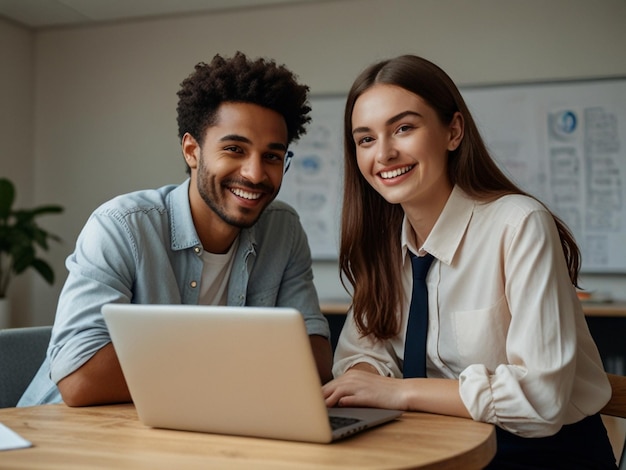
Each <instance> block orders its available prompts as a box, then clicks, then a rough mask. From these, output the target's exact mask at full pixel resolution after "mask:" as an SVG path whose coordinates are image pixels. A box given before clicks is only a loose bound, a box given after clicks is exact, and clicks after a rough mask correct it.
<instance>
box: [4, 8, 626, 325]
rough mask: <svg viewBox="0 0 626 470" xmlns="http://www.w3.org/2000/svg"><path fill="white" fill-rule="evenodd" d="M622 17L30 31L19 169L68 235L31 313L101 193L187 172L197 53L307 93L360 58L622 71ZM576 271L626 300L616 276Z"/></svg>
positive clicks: (410, 12)
mask: <svg viewBox="0 0 626 470" xmlns="http://www.w3.org/2000/svg"><path fill="white" fill-rule="evenodd" d="M625 20H626V2H624V1H623V0H594V1H589V0H551V1H547V0H506V1H502V0H473V1H471V2H468V1H465V0H338V1H334V2H328V1H325V2H320V3H317V4H316V3H313V4H302V5H295V6H288V7H287V6H285V7H272V8H259V9H251V10H246V11H240V12H231V13H220V14H214V15H194V16H190V17H175V18H170V19H158V20H149V21H148V20H146V21H138V22H124V23H118V24H109V25H98V26H91V27H80V28H65V29H50V30H46V31H38V32H36V33H34V34H33V37H34V69H35V73H34V77H35V88H34V96H35V118H34V127H33V134H34V150H33V153H32V160H29V159H28V156H24V160H25V161H24V162H22V161H21V160H20V161H19V162H18V163H17V165H18V166H19V167H20V168H21V171H22V172H23V173H25V174H26V173H27V174H29V175H32V180H31V182H32V185H33V186H32V187H33V188H34V192H33V193H32V198H33V200H34V201H35V202H42V201H46V202H54V203H60V204H63V205H64V206H65V207H66V213H65V214H64V215H62V216H55V217H54V218H52V217H51V218H49V219H46V220H45V225H46V227H47V228H48V229H50V230H51V231H54V232H56V233H59V234H60V235H61V236H62V237H63V239H64V241H65V242H64V244H63V245H62V246H60V247H57V246H55V247H54V248H53V251H52V252H50V253H49V255H48V258H49V259H50V260H51V262H52V263H53V264H54V266H55V268H56V271H57V275H58V277H59V281H58V282H57V283H56V285H55V286H54V287H48V286H47V285H45V283H43V281H41V280H39V279H37V278H36V279H34V280H33V287H34V290H35V291H36V295H34V296H33V305H32V308H33V314H32V316H31V317H30V319H29V320H28V322H29V323H32V324H43V323H50V322H52V319H53V317H54V306H55V304H56V299H57V296H58V293H59V291H60V288H61V285H62V282H63V280H64V278H65V268H64V265H63V261H64V259H65V257H66V256H67V254H68V253H69V252H71V250H72V248H73V243H74V240H75V238H76V236H77V234H78V232H79V230H80V229H81V227H82V225H83V223H84V222H85V220H86V218H87V217H88V215H89V214H90V212H91V211H92V210H93V209H94V208H95V207H96V206H97V205H98V204H99V203H101V202H102V201H104V200H106V199H108V198H110V197H112V196H114V195H116V194H118V193H121V192H126V191H130V190H134V189H139V188H149V187H156V186H159V185H162V184H165V183H172V182H179V181H182V180H183V179H184V177H185V174H184V165H183V162H182V157H181V156H180V151H179V149H178V142H177V138H176V122H175V107H176V91H177V89H178V85H179V83H180V82H181V81H182V79H183V78H185V77H186V76H187V75H188V74H189V73H190V72H191V71H192V69H193V66H194V65H195V64H196V63H197V62H198V61H201V60H205V61H208V60H210V59H211V58H212V57H213V55H214V54H216V53H221V54H224V55H232V54H233V53H234V52H235V51H237V50H242V51H243V52H245V53H246V54H248V55H250V56H267V57H272V58H274V59H276V60H277V61H278V62H281V63H285V64H286V65H287V66H288V67H289V68H291V69H293V70H294V71H296V73H298V75H299V76H300V78H301V80H302V81H303V82H305V83H307V84H309V85H310V87H311V91H312V93H313V94H326V93H345V92H347V89H348V88H349V86H350V84H351V82H352V80H353V79H354V77H355V76H356V75H357V73H358V72H359V71H360V70H361V69H362V68H364V67H365V66H366V65H368V64H369V63H371V62H373V61H375V60H378V59H381V58H386V57H389V56H395V55H398V54H402V53H415V54H419V55H423V56H424V57H426V58H429V59H431V60H433V61H435V62H436V63H438V64H439V65H441V66H442V67H443V68H444V69H445V70H446V71H447V72H448V73H449V74H450V75H451V76H452V78H453V79H455V81H456V82H457V83H458V84H461V85H463V84H478V83H492V82H519V81H533V80H547V79H567V78H585V77H599V76H626V54H625V53H624V45H626V28H624V23H625ZM2 29H4V28H3V26H2V24H1V23H0V34H3V33H2ZM2 42H4V41H2ZM2 47H4V46H2ZM10 63H11V64H13V63H14V61H10ZM0 64H2V66H3V68H4V63H3V62H0ZM11 106H14V107H15V108H16V109H18V110H19V109H20V108H21V106H20V103H15V102H13V103H12V104H11ZM5 132H6V129H4V128H0V133H1V135H2V136H4V135H5ZM26 137H28V136H26ZM3 140H5V138H4V137H3V138H0V145H2V144H1V142H2V141H3ZM0 148H2V150H3V151H4V148H3V147H0ZM7 161H8V162H10V163H11V164H13V161H14V158H9V159H7V158H6V156H3V155H0V162H2V168H3V170H2V172H4V171H5V170H4V167H5V165H6V162H7ZM30 165H33V166H32V168H31V166H30ZM315 276H316V285H317V286H318V289H319V292H320V296H321V297H322V298H345V293H344V291H343V288H342V287H341V285H340V283H339V280H338V279H339V278H338V268H337V265H336V263H334V262H316V263H315ZM583 281H584V285H585V286H586V287H589V288H593V289H601V290H609V291H611V292H612V293H613V295H614V296H615V297H619V296H620V295H621V297H622V298H625V297H626V292H622V291H625V290H626V289H623V288H624V286H625V285H626V277H625V276H611V277H609V276H593V277H591V276H588V277H585V278H584V279H583Z"/></svg>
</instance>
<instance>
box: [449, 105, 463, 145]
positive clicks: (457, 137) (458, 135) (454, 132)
mask: <svg viewBox="0 0 626 470" xmlns="http://www.w3.org/2000/svg"><path fill="white" fill-rule="evenodd" d="M449 128H450V141H449V142H448V150H449V151H450V152H451V151H453V150H456V149H457V148H458V146H459V145H460V144H461V141H462V140H463V135H464V134H465V121H464V120H463V115H462V114H461V113H460V112H459V111H457V112H456V113H454V116H452V121H450V126H449Z"/></svg>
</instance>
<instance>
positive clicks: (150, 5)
mask: <svg viewBox="0 0 626 470" xmlns="http://www.w3.org/2000/svg"><path fill="white" fill-rule="evenodd" d="M316 1H317V2H319V1H323V0H0V17H4V18H7V19H9V20H11V21H14V22H16V23H18V24H20V25H22V26H25V27H28V28H33V29H39V28H48V27H55V26H79V25H88V24H93V23H102V22H111V21H123V20H132V19H145V18H154V17H159V16H171V15H183V14H191V13H206V12H212V11H213V12H216V11H226V10H234V9H242V8H252V7H257V8H258V7H266V6H272V5H281V4H288V3H305V2H309V3H311V2H316Z"/></svg>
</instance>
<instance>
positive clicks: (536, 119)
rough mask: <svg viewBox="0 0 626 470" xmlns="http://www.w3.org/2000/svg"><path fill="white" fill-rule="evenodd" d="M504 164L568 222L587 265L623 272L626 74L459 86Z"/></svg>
mask: <svg viewBox="0 0 626 470" xmlns="http://www.w3.org/2000/svg"><path fill="white" fill-rule="evenodd" d="M462 92H463V95H464V97H465V99H466V100H467V103H468V105H469V106H470V109H471V111H472V113H473V114H474V115H475V117H476V121H477V125H478V126H479V129H480V130H481V133H482V134H483V137H484V138H485V141H486V143H487V145H488V147H489V149H490V150H491V152H492V154H493V155H494V157H495V158H496V160H497V161H498V163H499V164H500V165H501V167H502V168H503V170H504V171H505V172H506V173H507V174H508V175H509V176H511V177H512V179H513V180H514V181H515V182H516V183H517V184H518V185H519V186H521V187H522V188H523V189H524V190H525V191H527V192H529V193H531V194H533V195H535V196H537V197H539V198H540V199H541V200H542V201H543V202H544V203H546V204H547V205H548V206H549V207H550V209H551V210H553V211H554V212H555V213H556V214H557V215H558V216H559V217H560V218H561V219H562V220H563V221H564V222H565V223H566V224H567V225H568V226H569V228H570V229H571V230H572V232H573V234H574V236H575V238H576V241H577V242H578V244H579V246H580V248H581V252H582V261H583V265H582V269H583V271H584V272H602V273H611V272H614V273H623V272H626V194H625V191H624V183H625V178H626V81H624V80H616V81H612V80H606V81H603V80H600V81H585V82H582V81H581V82H565V83H558V84H557V83H554V84H534V85H519V86H502V87H492V88H487V87H485V88H482V87H480V88H475V89H467V90H462Z"/></svg>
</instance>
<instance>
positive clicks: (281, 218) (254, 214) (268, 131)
mask: <svg viewBox="0 0 626 470" xmlns="http://www.w3.org/2000/svg"><path fill="white" fill-rule="evenodd" d="M307 93H308V87H307V86H305V85H300V84H298V83H297V81H296V77H295V76H294V74H293V73H292V72H290V71H289V70H287V69H286V68H285V67H284V66H279V65H277V64H276V63H275V62H273V61H268V60H265V59H257V60H255V61H252V60H250V59H248V58H247V57H246V56H245V55H244V54H242V53H237V54H236V55H235V56H234V57H232V58H231V59H225V58H222V57H221V56H219V55H217V56H215V57H214V59H213V60H212V62H211V63H210V64H205V63H199V64H198V65H196V67H195V72H194V73H192V74H191V75H190V76H189V77H188V78H187V79H185V80H184V81H183V82H182V84H181V89H180V90H179V92H178V97H179V102H178V107H177V111H178V132H179V137H180V139H181V146H182V153H183V156H184V159H185V162H186V164H187V173H188V174H189V176H190V177H189V179H187V180H186V181H185V182H184V183H183V184H181V185H179V186H174V185H172V186H165V187H163V188H160V189H156V190H148V191H138V192H135V193H131V194H127V195H123V196H120V197H117V198H115V199H113V200H111V201H109V202H107V203H105V204H104V205H102V206H101V207H100V208H98V209H97V210H96V211H95V212H94V213H93V214H92V215H91V217H90V218H89V220H88V221H87V223H86V225H85V227H84V228H83V230H82V232H81V234H80V235H79V237H78V240H77V243H76V249H75V251H74V253H73V254H71V255H70V256H69V257H68V259H67V262H66V265H67V268H68V270H69V275H68V279H67V281H66V283H65V286H64V288H63V291H62V292H61V296H60V298H59V304H58V308H57V315H56V319H55V325H54V328H53V332H52V338H51V342H50V346H49V348H48V357H47V359H46V361H44V364H43V365H42V367H41V369H40V370H39V372H38V373H37V375H36V377H35V378H34V379H33V382H32V383H31V385H30V386H29V389H28V390H27V391H26V393H25V394H24V396H23V397H22V399H21V400H20V403H19V406H27V405H33V404H40V403H54V402H59V401H60V400H61V399H62V400H63V401H64V402H65V403H66V404H68V405H70V406H85V405H94V404H102V403H116V402H127V401H130V400H131V397H130V393H129V391H128V387H127V385H126V382H125V380H124V377H123V374H122V371H121V368H120V365H119V361H118V359H117V356H116V354H115V351H114V349H113V346H112V344H111V342H110V341H111V340H110V337H109V333H108V330H107V328H106V325H105V322H104V319H103V317H102V314H101V313H100V309H101V307H102V305H103V304H105V303H109V302H117V303H121V302H132V303H151V304H176V303H183V304H217V305H252V306H288V307H294V308H297V309H298V310H300V311H301V312H302V313H303V315H304V318H305V322H306V326H307V331H308V333H309V338H310V341H311V346H312V349H313V352H314V356H315V359H316V362H317V366H318V370H319V374H320V378H321V380H322V382H327V381H328V380H330V378H331V362H332V352H331V347H330V343H329V341H328V336H329V329H328V323H327V322H326V319H325V318H324V317H323V315H322V314H321V312H320V309H319V302H318V298H317V293H316V291H315V287H314V285H313V274H312V269H311V256H310V250H309V246H308V244H307V239H306V236H305V234H304V231H303V229H302V226H301V225H300V222H299V219H298V217H297V214H296V213H295V212H294V210H293V209H292V208H290V207H289V206H288V205H286V204H284V203H282V202H279V201H275V202H272V201H274V198H275V197H276V195H277V193H278V190H279V189H280V186H281V183H282V178H283V174H284V169H286V164H287V163H288V162H287V161H286V160H287V158H288V151H287V149H288V146H289V144H290V143H291V142H293V141H294V140H297V139H298V138H299V137H300V136H301V135H302V134H303V133H304V132H305V129H304V127H305V125H306V124H307V123H308V122H309V121H310V119H311V118H310V117H309V116H308V113H309V112H310V107H309V106H308V105H307ZM55 384H56V385H55Z"/></svg>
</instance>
